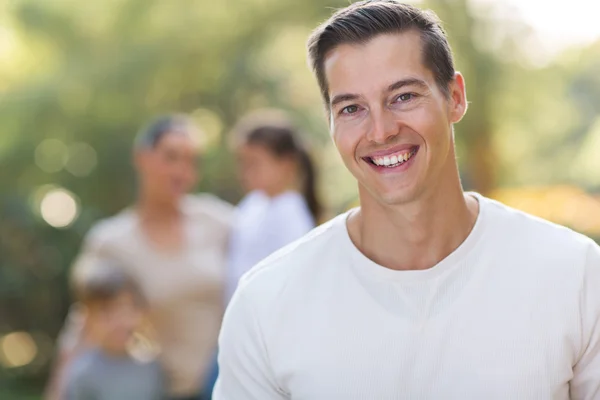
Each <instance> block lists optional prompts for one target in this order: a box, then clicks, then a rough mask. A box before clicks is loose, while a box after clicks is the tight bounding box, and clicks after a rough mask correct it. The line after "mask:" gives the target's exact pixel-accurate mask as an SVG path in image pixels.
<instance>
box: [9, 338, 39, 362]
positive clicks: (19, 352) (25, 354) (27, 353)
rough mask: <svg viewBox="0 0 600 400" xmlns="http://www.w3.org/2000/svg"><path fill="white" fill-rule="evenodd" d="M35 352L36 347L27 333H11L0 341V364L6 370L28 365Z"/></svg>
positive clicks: (36, 350)
mask: <svg viewBox="0 0 600 400" xmlns="http://www.w3.org/2000/svg"><path fill="white" fill-rule="evenodd" d="M37 352H38V348H37V345H36V344H35V341H34V340H33V338H32V337H31V335H30V334H29V333H27V332H12V333H9V334H7V335H5V336H4V337H2V339H0V363H2V365H3V366H4V367H6V368H17V367H23V366H25V365H28V364H30V363H31V362H32V361H33V360H34V359H35V357H36V355H37Z"/></svg>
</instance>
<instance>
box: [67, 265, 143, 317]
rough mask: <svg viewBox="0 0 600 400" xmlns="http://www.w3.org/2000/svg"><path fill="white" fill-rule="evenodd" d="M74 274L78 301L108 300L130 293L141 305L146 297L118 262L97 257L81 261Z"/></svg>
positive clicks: (73, 283)
mask: <svg viewBox="0 0 600 400" xmlns="http://www.w3.org/2000/svg"><path fill="white" fill-rule="evenodd" d="M77 269H78V271H76V273H75V274H74V275H73V279H72V288H73V292H74V294H75V298H76V300H77V301H79V302H81V303H82V304H84V305H90V304H92V303H94V304H98V303H102V302H107V301H110V300H112V299H114V298H115V297H117V296H118V295H120V294H121V293H124V292H125V293H130V294H132V295H133V297H134V298H135V301H136V304H137V305H138V306H140V307H143V306H145V305H146V299H145V297H144V295H143V293H142V291H141V289H140V287H139V286H138V284H137V282H136V281H135V279H133V277H132V276H131V275H129V274H128V273H127V272H125V271H124V270H123V268H121V267H119V266H118V264H117V263H114V262H111V261H108V260H103V259H99V258H95V257H89V258H87V259H85V260H81V261H80V265H78V266H77Z"/></svg>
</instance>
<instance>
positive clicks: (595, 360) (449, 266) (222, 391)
mask: <svg viewBox="0 0 600 400" xmlns="http://www.w3.org/2000/svg"><path fill="white" fill-rule="evenodd" d="M308 47H309V58H310V62H311V64H312V67H313V69H314V71H315V74H316V76H317V80H318V82H319V86H320V88H321V92H322V95H323V99H324V101H325V104H326V107H327V110H328V115H329V121H330V125H331V133H332V137H333V140H334V142H335V144H336V146H337V148H338V150H339V152H340V154H341V156H342V159H343V161H344V163H345V165H346V167H347V168H348V169H349V170H350V172H351V173H352V174H353V175H354V177H355V178H356V180H357V182H358V187H359V194H360V202H361V207H360V208H359V209H355V210H352V211H350V212H348V213H346V214H343V215H340V216H338V217H337V218H334V219H333V220H332V221H330V222H328V223H326V224H325V225H323V226H321V227H320V228H317V229H316V230H314V231H313V232H312V233H310V234H308V235H307V236H306V237H304V238H303V239H301V240H300V241H298V242H296V243H294V244H293V245H291V246H289V247H287V248H285V249H284V250H282V251H279V252H278V253H276V254H275V255H273V256H271V257H269V258H268V259H266V260H265V261H263V262H262V263H260V264H259V265H257V266H256V267H255V268H254V269H253V270H252V271H251V272H250V273H249V274H248V275H247V276H245V278H244V279H243V280H242V283H241V284H240V286H239V289H238V291H237V293H236V294H235V296H234V299H233V301H232V303H231V304H230V306H229V309H228V310H227V313H226V316H225V320H224V324H223V329H222V332H221V337H220V355H219V363H220V368H221V376H220V378H219V382H218V384H217V387H216V389H215V398H216V399H217V400H275V399H310V400H321V399H322V400H338V399H339V400H342V399H343V400H348V399H356V400H365V399H377V400H385V399H443V400H448V399H450V400H454V399H456V400H465V399H486V400H490V399H502V400H505V399H527V400H529V399H555V400H563V399H582V400H583V399H585V400H593V399H600V249H599V247H598V246H597V245H596V244H595V243H594V242H593V241H591V240H590V239H588V238H586V237H584V236H582V235H579V234H577V233H574V232H572V231H570V230H568V229H566V228H563V227H560V226H557V225H553V224H551V223H549V222H546V221H543V220H540V219H537V218H534V217H531V216H529V215H527V214H524V213H521V212H518V211H516V210H512V209H510V208H508V207H506V206H504V205H502V204H499V203H497V202H494V201H492V200H489V199H487V198H485V197H483V196H481V195H478V194H475V193H464V192H463V189H462V187H461V183H460V179H459V174H458V168H457V164H456V159H455V158H456V157H455V149H454V124H455V123H457V122H459V121H460V119H461V118H462V117H463V115H464V114H465V111H466V108H467V99H466V90H465V80H464V78H463V77H462V75H461V74H460V73H458V72H455V70H454V66H453V61H452V53H451V50H450V47H449V45H448V42H447V39H446V36H445V33H444V31H443V30H442V28H441V26H440V24H439V22H438V20H437V19H436V17H435V15H433V14H432V13H429V12H425V11H422V10H419V9H417V8H415V7H412V6H408V5H404V4H401V3H398V2H395V1H393V0H380V1H376V0H374V1H366V2H360V3H355V4H352V5H351V6H349V7H347V8H345V9H343V10H340V11H338V12H337V13H335V15H333V17H332V18H331V19H330V20H328V21H327V22H325V23H324V24H323V25H322V26H320V27H319V28H317V30H316V31H315V32H314V33H313V34H312V36H311V37H310V39H309V43H308Z"/></svg>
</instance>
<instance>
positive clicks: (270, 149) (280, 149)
mask: <svg viewBox="0 0 600 400" xmlns="http://www.w3.org/2000/svg"><path fill="white" fill-rule="evenodd" d="M233 134H234V139H235V143H234V145H235V147H234V149H235V152H236V155H237V157H238V160H239V168H240V172H239V174H240V178H241V182H242V185H243V187H244V189H245V191H246V192H247V193H248V194H247V195H246V196H245V197H244V198H243V199H242V201H241V202H240V204H239V205H238V207H237V209H236V214H235V218H234V223H233V226H232V230H231V234H230V243H229V251H228V263H227V271H226V274H227V282H226V299H225V301H226V302H229V300H230V299H231V296H232V295H233V293H234V291H235V289H236V287H237V284H238V281H239V279H240V278H241V276H242V275H243V274H244V273H246V272H247V271H248V270H250V268H251V267H252V266H253V265H255V264H256V263H258V262H259V261H261V260H262V259H263V258H265V257H267V256H269V255H270V254H271V253H273V252H275V251H276V250H279V249H280V248H282V247H284V246H285V245H287V244H289V243H291V242H293V241H294V240H296V239H299V238H300V237H302V236H303V235H305V234H306V233H308V232H309V231H310V230H311V229H312V228H314V227H315V225H316V224H317V221H318V220H319V217H320V216H321V215H320V214H321V204H320V203H319V200H318V199H317V195H316V170H315V166H314V164H313V162H312V160H311V157H310V155H309V153H308V151H307V150H306V148H305V147H304V146H303V145H302V142H301V141H300V138H299V137H298V136H299V132H298V131H297V130H296V129H295V128H294V127H293V126H292V124H291V123H290V121H289V120H288V118H287V116H286V115H285V114H283V113H282V112H280V111H276V110H268V111H266V110H265V111H258V112H254V113H252V114H250V115H248V116H246V117H245V118H243V119H242V120H241V121H240V122H239V123H238V125H237V127H236V128H235V129H234V132H233ZM217 375H218V365H217V362H216V360H215V361H214V363H213V369H212V371H211V374H210V375H209V377H208V381H207V383H206V392H207V394H206V397H207V398H210V393H211V392H212V388H213V386H214V383H215V382H216V379H217Z"/></svg>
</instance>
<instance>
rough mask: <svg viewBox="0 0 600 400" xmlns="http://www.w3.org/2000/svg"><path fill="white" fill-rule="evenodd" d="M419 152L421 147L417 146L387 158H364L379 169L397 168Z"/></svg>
mask: <svg viewBox="0 0 600 400" xmlns="http://www.w3.org/2000/svg"><path fill="white" fill-rule="evenodd" d="M418 150H419V146H415V147H413V148H411V149H408V150H403V151H399V152H397V153H392V154H389V155H386V156H381V157H380V156H376V157H364V160H365V161H367V162H368V163H371V164H373V165H376V166H378V167H385V168H395V167H399V166H400V165H402V164H404V163H406V162H408V161H409V160H410V159H411V158H412V157H413V156H414V155H415V154H417V151H418Z"/></svg>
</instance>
